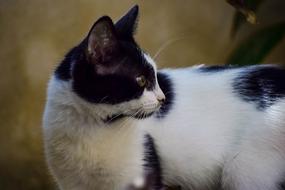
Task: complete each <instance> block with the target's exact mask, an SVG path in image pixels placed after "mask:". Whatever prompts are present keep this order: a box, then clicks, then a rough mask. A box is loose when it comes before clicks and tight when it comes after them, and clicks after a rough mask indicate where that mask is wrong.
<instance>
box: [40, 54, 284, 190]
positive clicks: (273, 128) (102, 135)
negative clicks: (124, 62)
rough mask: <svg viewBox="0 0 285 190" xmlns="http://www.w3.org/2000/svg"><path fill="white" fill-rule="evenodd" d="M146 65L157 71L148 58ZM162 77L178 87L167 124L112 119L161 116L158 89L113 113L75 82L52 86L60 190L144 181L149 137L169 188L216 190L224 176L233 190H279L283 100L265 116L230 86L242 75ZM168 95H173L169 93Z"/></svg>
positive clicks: (51, 124)
mask: <svg viewBox="0 0 285 190" xmlns="http://www.w3.org/2000/svg"><path fill="white" fill-rule="evenodd" d="M147 59H148V61H149V62H150V63H151V64H152V65H153V66H154V68H155V64H154V62H153V61H152V60H151V58H150V57H147ZM197 69H198V68H196V67H193V68H188V69H176V70H164V71H163V72H166V73H167V74H168V75H170V77H171V79H172V80H173V83H174V92H175V99H174V104H173V107H172V108H171V110H170V112H169V113H168V115H167V117H165V118H163V119H157V118H155V117H151V118H148V119H144V120H136V119H132V118H130V117H129V118H124V119H120V120H118V121H115V122H113V123H111V124H106V123H103V122H102V121H101V118H102V117H104V116H106V115H112V114H116V113H118V112H124V113H132V109H138V108H142V109H143V110H144V111H145V112H152V111H154V110H155V109H157V108H158V106H159V105H158V101H157V99H158V97H159V96H160V97H161V96H164V95H163V93H162V92H161V90H160V88H159V86H158V84H157V86H156V90H155V91H153V92H148V91H145V92H144V95H143V96H142V98H140V99H139V100H132V101H130V102H127V103H122V104H118V105H115V106H111V105H109V106H107V105H104V104H96V105H94V104H93V105H92V104H90V103H87V102H85V101H84V100H82V99H81V98H79V97H78V96H77V95H76V94H74V93H73V92H72V90H71V88H70V82H63V81H59V80H57V79H55V78H54V77H53V78H52V79H51V81H50V83H49V89H48V100H47V104H46V109H45V114H44V137H45V150H46V155H47V161H48V163H49V167H50V169H51V172H52V174H53V175H54V177H55V179H56V180H57V182H58V184H59V185H60V188H61V189H68V190H72V189H103V190H104V189H106V190H107V189H124V188H126V187H127V186H128V185H129V184H130V183H133V182H135V181H136V179H140V178H141V177H142V176H143V168H142V164H143V160H142V159H143V135H144V134H145V133H149V134H150V135H151V136H152V137H153V138H154V139H155V143H156V146H157V150H158V153H159V156H160V158H161V164H162V171H163V177H164V180H165V182H166V183H167V184H170V185H171V184H175V185H181V186H183V187H184V188H185V189H190V188H193V189H202V188H204V189H210V188H211V185H213V184H214V183H215V182H216V181H215V179H216V178H217V177H218V175H219V173H221V170H222V176H220V177H221V178H222V184H223V186H224V187H227V188H230V189H234V190H257V189H258V190H277V189H278V188H277V187H276V183H277V182H278V181H279V180H281V177H282V174H283V173H284V172H285V148H284V144H285V99H284V100H282V101H280V102H278V103H276V104H275V105H273V106H272V107H271V108H269V109H267V110H266V111H264V112H263V111H258V110H257V109H256V108H255V105H254V104H251V103H247V102H244V101H242V100H241V99H240V98H238V97H237V96H236V95H234V94H233V92H232V87H231V85H230V82H231V81H232V80H233V78H234V77H235V76H236V74H237V72H238V69H235V70H226V71H223V72H219V73H201V72H197ZM164 93H167V92H164Z"/></svg>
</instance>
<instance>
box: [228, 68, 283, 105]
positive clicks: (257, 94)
mask: <svg viewBox="0 0 285 190" xmlns="http://www.w3.org/2000/svg"><path fill="white" fill-rule="evenodd" d="M233 88H234V92H235V93H237V94H238V95H239V96H240V97H241V98H242V99H243V100H245V101H248V102H254V103H255V104H256V107H257V109H259V110H263V109H266V108H267V107H269V106H271V105H273V104H274V103H275V101H277V100H279V99H280V98H283V97H285V69H284V68H281V67H277V66H251V67H248V68H246V69H245V70H244V71H241V73H240V75H239V76H238V77H236V78H235V79H234V83H233Z"/></svg>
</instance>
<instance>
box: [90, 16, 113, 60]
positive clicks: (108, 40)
mask: <svg viewBox="0 0 285 190" xmlns="http://www.w3.org/2000/svg"><path fill="white" fill-rule="evenodd" d="M117 50H118V39H117V35H116V31H115V27H114V24H113V22H112V20H111V19H110V17H108V16H104V17H101V18H100V19H99V20H97V22H96V23H95V24H94V25H93V26H92V28H91V30H90V32H89V34H88V46H87V54H88V55H87V56H88V58H90V59H91V61H92V62H94V63H102V62H105V61H108V60H110V59H111V58H112V56H113V55H114V54H115V53H116V51H117Z"/></svg>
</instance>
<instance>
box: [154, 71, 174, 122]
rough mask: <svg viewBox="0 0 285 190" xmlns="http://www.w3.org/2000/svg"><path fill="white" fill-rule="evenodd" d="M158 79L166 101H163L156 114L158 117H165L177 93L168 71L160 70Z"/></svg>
mask: <svg viewBox="0 0 285 190" xmlns="http://www.w3.org/2000/svg"><path fill="white" fill-rule="evenodd" d="M157 80H158V84H159V86H160V88H161V90H162V91H163V93H164V95H165V97H166V98H165V102H164V103H163V105H162V106H161V108H160V109H159V110H158V112H157V113H156V115H155V116H156V118H164V117H165V116H166V115H167V114H168V112H169V111H170V110H171V108H172V106H173V103H174V102H173V101H174V96H175V93H174V89H173V83H172V81H171V78H170V77H169V76H168V75H167V74H166V73H163V72H158V73H157Z"/></svg>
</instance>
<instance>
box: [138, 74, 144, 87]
mask: <svg viewBox="0 0 285 190" xmlns="http://www.w3.org/2000/svg"><path fill="white" fill-rule="evenodd" d="M136 81H137V83H138V85H139V86H140V87H144V86H145V85H146V78H145V76H143V75H141V76H139V77H137V78H136Z"/></svg>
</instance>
